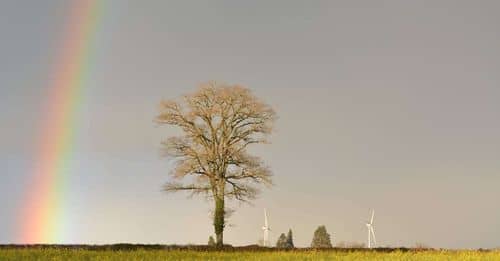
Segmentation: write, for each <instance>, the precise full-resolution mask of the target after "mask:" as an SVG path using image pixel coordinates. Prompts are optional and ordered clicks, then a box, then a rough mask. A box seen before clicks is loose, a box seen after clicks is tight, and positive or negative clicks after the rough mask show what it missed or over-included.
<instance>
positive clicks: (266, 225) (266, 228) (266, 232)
mask: <svg viewBox="0 0 500 261" xmlns="http://www.w3.org/2000/svg"><path fill="white" fill-rule="evenodd" d="M262 230H263V231H264V240H263V242H262V244H263V245H264V246H270V244H269V231H271V228H270V227H269V223H268V221H267V211H266V209H264V226H263V227H262Z"/></svg>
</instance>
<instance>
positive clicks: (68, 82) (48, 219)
mask: <svg viewBox="0 0 500 261" xmlns="http://www.w3.org/2000/svg"><path fill="white" fill-rule="evenodd" d="M101 4H102V0H75V1H72V5H71V8H70V13H69V21H68V22H67V24H66V28H65V34H64V37H63V41H62V45H61V46H59V49H58V50H59V51H58V52H60V53H59V54H58V56H57V57H56V60H55V71H54V72H53V76H52V77H51V79H52V81H51V84H50V86H49V87H48V88H47V90H48V94H49V100H48V105H47V106H46V108H45V109H44V111H43V112H42V113H43V116H42V119H41V120H42V129H41V136H40V137H39V143H40V144H39V147H38V150H37V154H36V156H35V163H34V164H35V165H34V170H33V174H32V176H31V179H30V181H29V182H30V183H29V185H28V186H29V187H28V188H27V190H28V191H29V192H28V195H27V199H26V202H25V204H23V209H22V210H21V217H20V218H19V222H21V224H20V232H19V239H18V240H19V241H20V242H22V243H25V244H34V243H63V242H62V241H63V240H64V232H65V231H63V229H62V227H63V224H64V222H68V220H64V216H65V213H64V209H63V206H64V198H65V197H66V196H67V193H68V192H69V191H65V190H66V189H67V178H68V177H69V175H71V171H70V168H69V163H68V161H69V159H70V158H71V156H72V150H73V143H74V138H75V135H76V130H77V128H76V124H77V119H76V118H77V117H76V115H77V114H78V111H79V109H80V107H81V105H82V99H83V97H82V96H83V94H82V92H83V90H84V88H85V86H86V79H87V78H88V74H89V69H90V68H89V67H90V62H91V49H92V48H91V47H92V42H93V37H94V35H95V31H96V27H97V21H98V17H99V11H100V5H101Z"/></svg>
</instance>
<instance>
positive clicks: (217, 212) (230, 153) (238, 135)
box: [156, 82, 276, 247]
mask: <svg viewBox="0 0 500 261" xmlns="http://www.w3.org/2000/svg"><path fill="white" fill-rule="evenodd" d="M275 119H276V114H275V112H274V110H273V109H272V108H271V107H270V106H269V105H268V104H266V103H264V102H262V101H261V100H259V99H258V98H257V97H256V96H254V95H253V94H252V93H251V91H250V90H249V89H247V88H244V87H241V86H239V85H222V84H216V83H214V82H212V83H208V84H204V85H202V86H201V87H200V88H199V89H198V90H197V91H196V92H194V93H192V94H189V95H186V96H184V99H183V101H182V102H177V101H173V100H167V101H162V102H161V104H160V113H159V115H158V116H157V117H156V122H157V123H159V124H167V125H173V126H177V127H179V128H180V129H181V130H182V131H183V135H181V136H178V137H170V138H168V139H167V141H166V142H164V143H163V145H164V148H165V151H166V153H167V155H168V156H171V157H173V158H175V159H176V163H175V167H174V170H173V171H172V173H171V174H172V181H170V182H168V183H167V184H166V185H165V186H164V190H165V191H167V192H176V191H188V192H191V195H196V194H201V195H204V196H205V197H206V198H207V199H209V200H213V201H214V202H215V206H214V215H213V225H214V230H215V236H216V245H217V246H218V247H221V246H223V233H224V227H225V225H226V218H227V216H226V209H225V202H226V199H228V200H230V199H235V200H238V201H243V202H248V201H250V200H252V199H254V198H255V196H256V194H257V193H258V192H259V190H258V189H257V185H260V184H264V185H268V186H270V185H272V180H271V172H270V170H269V168H268V167H267V166H265V165H264V163H263V162H262V161H261V160H260V159H259V158H258V157H255V156H252V155H250V154H249V153H247V147H248V146H249V145H251V144H257V143H266V142H267V139H266V137H267V135H268V134H270V133H271V131H272V127H273V122H274V120H275ZM181 180H182V181H184V182H185V183H183V182H180V181H181Z"/></svg>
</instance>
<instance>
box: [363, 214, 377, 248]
mask: <svg viewBox="0 0 500 261" xmlns="http://www.w3.org/2000/svg"><path fill="white" fill-rule="evenodd" d="M374 215H375V210H372V218H371V219H370V222H366V228H368V248H372V244H371V243H372V242H371V239H372V237H373V244H377V240H376V239H375V232H374V231H373V216H374Z"/></svg>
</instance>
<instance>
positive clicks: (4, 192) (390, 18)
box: [0, 0, 500, 248]
mask: <svg viewBox="0 0 500 261" xmlns="http://www.w3.org/2000/svg"><path fill="white" fill-rule="evenodd" d="M102 2H103V5H104V7H103V9H102V17H101V20H100V22H99V24H98V26H97V29H96V32H95V39H94V41H93V49H92V50H93V51H92V57H91V62H90V63H91V70H90V73H89V75H88V79H87V84H86V86H84V91H83V93H84V94H83V96H82V108H83V109H82V112H81V114H79V115H78V118H77V119H76V120H77V122H78V135H77V137H76V140H75V143H74V146H73V147H72V153H73V158H72V160H73V161H74V162H75V163H76V164H75V166H76V167H74V168H72V169H71V170H69V171H70V173H68V177H69V179H68V180H67V185H66V186H67V191H68V193H67V195H66V201H67V202H68V204H67V206H66V207H65V209H64V212H65V216H66V218H67V223H68V225H67V228H66V229H67V232H68V234H69V235H70V236H69V237H68V238H67V239H65V241H64V242H61V243H91V244H108V243H118V242H129V243H162V244H174V243H178V244H187V243H194V244H202V243H206V241H207V239H208V236H209V235H211V234H213V227H212V225H211V223H212V222H211V220H210V209H211V208H212V203H211V202H207V201H205V200H204V199H201V198H192V199H190V198H187V197H186V195H184V194H165V193H163V192H162V191H161V186H162V184H164V183H165V182H167V181H168V180H169V176H168V173H169V171H170V170H171V167H172V160H170V159H168V158H164V157H162V156H161V153H160V142H161V141H162V140H164V139H166V138H167V137H169V136H172V135H175V134H176V133H178V131H177V130H175V129H174V128H171V127H166V126H158V125H157V124H155V123H154V122H153V120H154V117H155V116H156V115H157V114H158V104H159V102H160V101H161V100H162V99H172V98H178V97H180V96H181V95H183V94H186V93H190V92H192V91H194V90H195V89H196V88H197V86H198V85H199V84H200V83H203V82H207V81H210V80H217V81H221V82H226V83H229V84H242V85H244V86H247V87H248V88H250V89H252V90H253V92H254V93H255V95H257V96H258V97H259V98H261V99H262V100H264V101H266V102H267V103H269V104H270V105H271V106H272V107H273V108H274V109H275V110H276V112H277V114H278V116H279V119H278V121H277V122H276V128H275V131H274V133H273V135H272V136H271V138H270V140H271V144H266V145H257V146H255V147H254V148H252V149H251V152H252V153H254V154H255V155H258V156H261V157H262V159H264V160H265V162H266V163H267V164H268V165H269V166H270V167H271V169H272V171H273V173H274V182H275V186H274V187H272V188H271V189H264V190H263V193H262V194H260V196H259V198H258V199H257V200H255V201H254V202H253V203H252V204H251V205H249V204H238V203H231V206H232V207H233V208H234V209H235V210H236V212H235V213H234V214H233V216H232V217H231V218H230V219H229V223H230V225H229V226H228V227H227V228H226V232H225V241H226V242H227V243H230V244H234V245H247V244H255V243H257V241H258V240H259V239H260V238H261V237H262V230H261V227H262V225H263V222H264V220H263V209H264V208H267V210H268V213H269V221H270V227H271V229H272V231H271V241H272V242H275V241H276V240H277V238H278V236H279V234H280V233H282V232H286V231H288V229H289V228H291V229H292V230H293V232H294V237H295V243H296V245H298V246H308V245H309V244H310V242H311V239H312V235H313V232H314V229H315V228H316V227H317V226H319V225H325V226H326V228H327V230H328V232H329V233H330V234H331V235H332V239H333V243H334V244H336V243H338V242H340V241H349V242H365V241H366V234H367V233H366V226H365V224H364V223H365V221H366V220H367V219H368V218H369V213H370V211H371V209H374V210H375V220H374V228H375V233H376V236H377V243H378V245H379V246H413V245H415V244H416V243H423V244H426V245H429V246H433V247H445V248H479V247H482V248H490V247H498V246H500V241H499V239H498V234H499V233H500V208H499V207H498V206H499V203H498V198H500V190H499V189H498V184H500V160H499V158H498V155H500V120H499V114H500V102H499V101H500V87H499V86H500V74H499V73H498V72H499V71H500V48H499V46H500V30H498V25H499V24H500V16H499V15H498V13H499V11H500V2H498V1H493V0H492V1H486V0H484V1H445V0H440V1H368V0H367V1H278V0H276V1H210V2H209V1H160V0H158V1H153V0H147V1H132V0H105V1H102ZM71 4H72V1H65V0H46V1H36V0H31V1H30V0H7V1H1V3H0V39H1V41H0V122H1V128H0V134H1V135H0V166H2V167H1V168H0V243H22V242H16V233H17V230H18V229H19V224H18V223H19V222H17V221H18V220H19V216H18V214H19V211H18V210H19V209H20V208H22V206H23V204H26V202H24V201H23V200H24V198H25V196H26V195H27V193H28V192H29V191H30V187H29V186H28V184H29V179H30V178H31V177H32V172H33V165H34V161H35V159H36V158H37V156H38V155H37V142H38V141H39V140H38V139H40V132H41V131H42V128H43V122H41V119H42V118H43V117H44V115H42V114H43V111H44V110H43V108H44V106H45V105H46V104H47V102H48V101H49V100H50V97H48V90H49V89H50V87H51V84H50V83H51V80H52V79H54V77H57V75H54V63H55V62H56V60H57V55H58V46H60V40H61V39H62V38H63V33H64V25H65V23H66V22H67V21H68V20H69V17H68V15H69V10H70V8H71Z"/></svg>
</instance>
